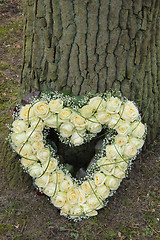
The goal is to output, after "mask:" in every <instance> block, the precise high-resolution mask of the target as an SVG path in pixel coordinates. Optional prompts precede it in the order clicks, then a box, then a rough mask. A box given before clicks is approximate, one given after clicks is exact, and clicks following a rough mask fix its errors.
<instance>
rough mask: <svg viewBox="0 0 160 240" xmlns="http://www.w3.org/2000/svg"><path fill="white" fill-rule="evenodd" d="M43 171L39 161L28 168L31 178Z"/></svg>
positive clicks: (38, 175)
mask: <svg viewBox="0 0 160 240" xmlns="http://www.w3.org/2000/svg"><path fill="white" fill-rule="evenodd" d="M43 171H44V170H43V168H42V167H41V165H40V164H39V163H35V164H33V165H32V166H30V167H29V168H28V172H29V175H30V176H31V177H33V178H37V177H40V176H41V175H42V173H43Z"/></svg>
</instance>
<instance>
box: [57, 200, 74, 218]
mask: <svg viewBox="0 0 160 240" xmlns="http://www.w3.org/2000/svg"><path fill="white" fill-rule="evenodd" d="M72 207H73V206H72V205H70V204H69V203H68V202H65V204H64V205H63V207H62V209H61V212H60V215H62V216H67V215H69V214H70V211H71V208H72Z"/></svg>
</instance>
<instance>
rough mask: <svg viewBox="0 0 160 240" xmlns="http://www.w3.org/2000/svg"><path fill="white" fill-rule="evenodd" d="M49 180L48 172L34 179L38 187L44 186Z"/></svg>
mask: <svg viewBox="0 0 160 240" xmlns="http://www.w3.org/2000/svg"><path fill="white" fill-rule="evenodd" d="M48 182H49V174H48V173H44V174H43V175H42V176H41V177H40V178H36V179H35V184H36V185H37V186H38V187H40V188H45V187H46V186H47V184H48Z"/></svg>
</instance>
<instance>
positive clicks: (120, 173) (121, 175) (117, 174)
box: [113, 167, 125, 178]
mask: <svg viewBox="0 0 160 240" xmlns="http://www.w3.org/2000/svg"><path fill="white" fill-rule="evenodd" d="M113 175H114V176H115V177H116V178H125V172H124V171H123V170H122V169H120V168H119V167H115V169H114V173H113Z"/></svg>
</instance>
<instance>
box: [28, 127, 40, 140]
mask: <svg viewBox="0 0 160 240" xmlns="http://www.w3.org/2000/svg"><path fill="white" fill-rule="evenodd" d="M26 136H27V138H28V140H29V141H31V142H38V141H42V140H43V134H42V132H40V131H37V130H34V128H32V127H30V128H28V129H27V131H26Z"/></svg>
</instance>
